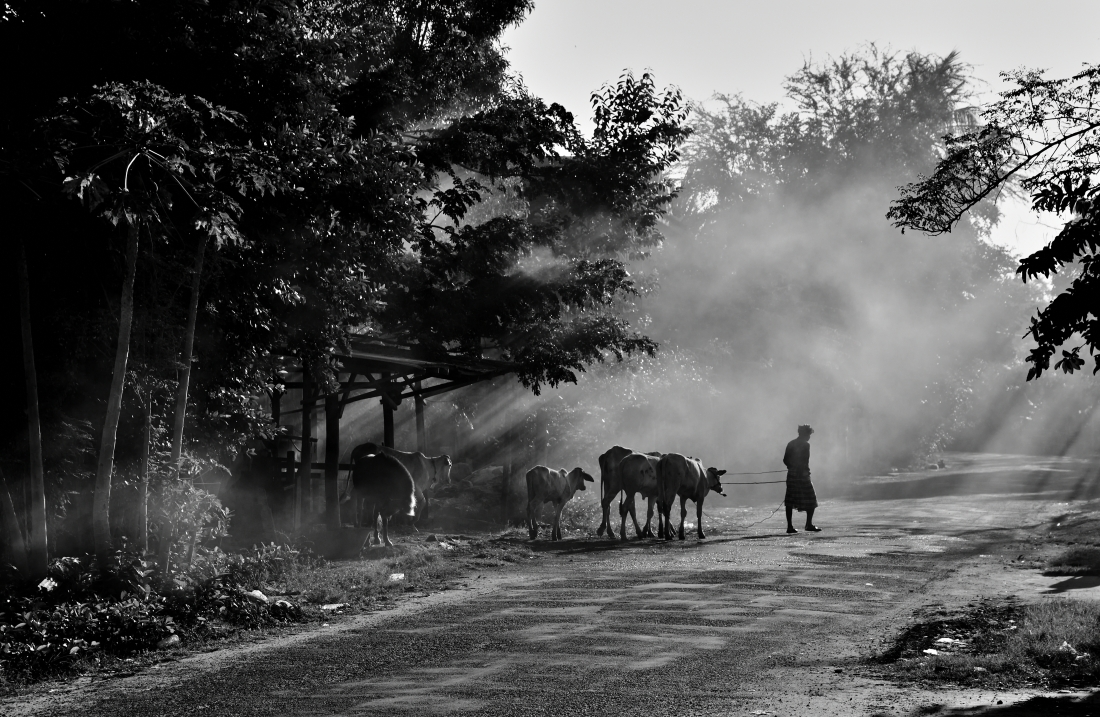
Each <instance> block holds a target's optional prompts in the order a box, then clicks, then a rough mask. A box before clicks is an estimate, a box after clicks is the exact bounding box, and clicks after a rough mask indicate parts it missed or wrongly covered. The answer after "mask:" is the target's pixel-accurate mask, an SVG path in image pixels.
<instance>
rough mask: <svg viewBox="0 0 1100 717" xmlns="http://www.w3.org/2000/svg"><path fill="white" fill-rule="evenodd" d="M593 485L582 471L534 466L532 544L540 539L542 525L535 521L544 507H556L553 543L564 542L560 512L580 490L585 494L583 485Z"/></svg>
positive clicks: (529, 506)
mask: <svg viewBox="0 0 1100 717" xmlns="http://www.w3.org/2000/svg"><path fill="white" fill-rule="evenodd" d="M585 481H588V482H589V483H591V482H592V476H590V475H588V474H587V473H585V472H584V471H583V470H581V469H580V468H579V467H578V468H574V469H573V470H571V471H569V472H568V473H567V472H566V471H565V469H564V468H562V469H560V470H554V469H553V468H547V467H546V466H535V467H534V468H532V469H531V470H529V471H527V530H528V532H530V534H531V540H534V539H535V538H537V537H538V535H539V524H538V523H537V522H536V521H535V518H536V517H537V516H538V511H539V508H540V507H542V504H543V503H553V504H554V523H553V526H552V527H551V529H550V540H561V511H562V509H563V508H565V504H566V503H568V502H569V500H570V499H571V498H572V497H573V494H574V493H576V492H577V491H578V490H584V483H585Z"/></svg>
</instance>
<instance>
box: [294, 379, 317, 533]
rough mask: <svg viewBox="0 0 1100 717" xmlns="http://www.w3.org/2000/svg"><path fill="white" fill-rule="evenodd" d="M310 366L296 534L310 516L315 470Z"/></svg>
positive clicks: (296, 489) (304, 399) (296, 498)
mask: <svg viewBox="0 0 1100 717" xmlns="http://www.w3.org/2000/svg"><path fill="white" fill-rule="evenodd" d="M310 379H311V377H310V375H309V366H306V365H305V364H303V365H302V450H301V451H300V452H299V453H300V455H301V458H302V461H301V463H299V464H298V480H297V481H296V482H295V485H294V532H295V533H298V532H301V530H302V522H303V518H305V517H306V516H308V515H309V512H308V511H309V508H308V506H307V505H306V499H307V498H308V496H309V488H310V485H309V481H310V470H311V469H312V468H313V466H312V465H311V464H312V462H313V385H312V384H313V382H312V381H311V380H310Z"/></svg>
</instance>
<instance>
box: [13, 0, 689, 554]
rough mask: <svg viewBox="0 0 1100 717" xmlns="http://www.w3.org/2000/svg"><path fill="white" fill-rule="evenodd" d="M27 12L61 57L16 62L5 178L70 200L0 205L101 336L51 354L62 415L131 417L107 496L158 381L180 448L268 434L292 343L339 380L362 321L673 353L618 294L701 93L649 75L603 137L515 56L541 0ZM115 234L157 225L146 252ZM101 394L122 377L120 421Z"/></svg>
mask: <svg viewBox="0 0 1100 717" xmlns="http://www.w3.org/2000/svg"><path fill="white" fill-rule="evenodd" d="M11 7H12V8H14V14H13V15H12V16H11V17H7V18H6V19H5V20H4V21H3V23H0V53H3V57H4V58H8V59H10V60H11V61H12V62H14V61H15V60H16V58H18V61H19V62H24V63H30V64H35V65H36V66H39V67H42V68H52V69H53V70H56V72H52V71H49V70H44V72H43V73H40V74H41V76H43V77H48V78H49V81H48V82H42V81H29V80H26V79H25V78H23V77H20V78H17V79H16V80H15V81H14V82H13V85H12V87H11V95H12V102H11V105H12V107H13V108H14V109H13V111H12V112H11V113H8V114H6V115H5V117H4V118H3V119H2V120H0V122H2V125H0V162H2V166H3V168H4V174H3V176H4V179H5V182H8V183H10V184H11V185H12V186H16V187H18V186H23V185H26V186H30V187H32V188H33V189H34V190H35V191H36V192H37V193H38V194H39V195H40V196H42V197H46V198H47V199H46V200H45V201H43V202H42V203H41V204H42V206H37V205H33V204H29V203H27V202H26V200H25V198H24V197H23V194H26V192H23V193H22V194H20V193H19V192H5V193H3V195H2V196H0V201H2V202H4V203H5V209H6V210H9V211H10V212H11V214H12V215H15V216H20V217H26V221H27V222H28V223H30V224H35V225H36V226H39V227H41V231H42V236H43V242H42V246H43V247H44V252H43V253H48V256H49V259H48V261H50V262H51V271H52V272H54V274H55V275H56V276H58V277H59V280H58V281H57V282H56V285H55V292H54V293H53V294H52V295H51V304H50V305H49V306H47V307H44V308H43V314H44V316H45V317H47V318H46V320H45V321H41V322H39V325H40V326H44V327H46V328H45V329H44V331H47V332H48V333H47V340H48V341H50V343H51V345H52V346H58V345H66V344H70V345H76V346H77V347H78V348H79V350H59V351H50V352H49V353H48V356H49V357H50V361H51V365H50V371H51V375H52V376H55V377H58V378H59V379H60V381H59V385H60V386H64V387H66V388H67V389H68V392H67V393H66V391H61V390H57V391H56V392H55V393H54V394H52V395H51V397H50V401H49V407H50V413H51V415H52V416H53V417H54V418H55V420H64V418H65V417H67V416H69V415H71V413H72V412H74V411H81V412H84V414H85V415H82V417H86V418H87V419H88V420H93V419H94V420H97V421H98V420H99V419H100V415H103V414H106V415H107V417H108V420H107V421H106V422H105V423H104V428H103V440H102V441H101V450H100V454H99V456H98V460H99V462H100V470H99V471H98V473H99V481H98V482H99V488H100V490H101V491H102V493H103V495H104V496H106V495H107V491H108V490H109V481H110V476H109V473H110V471H109V467H110V466H109V464H108V461H111V460H114V461H115V463H116V465H119V466H126V469H127V470H134V467H135V466H137V465H139V464H140V460H139V459H140V454H141V446H142V445H143V444H144V443H146V439H145V438H144V437H145V436H146V435H147V434H148V430H147V428H146V422H147V420H148V418H147V417H148V414H147V410H146V409H145V406H144V405H143V400H144V399H142V398H141V397H139V396H137V394H136V392H135V390H134V389H133V388H132V387H133V386H137V385H141V384H143V383H145V382H146V379H148V380H149V381H153V382H155V383H157V385H164V382H165V381H168V382H169V383H170V384H171V387H170V389H169V390H171V391H172V392H173V393H174V394H175V395H176V397H177V401H176V411H175V420H174V426H173V430H172V435H173V445H172V448H171V450H172V456H173V457H172V459H171V461H172V463H173V464H178V457H179V456H180V455H183V454H186V453H187V444H188V443H190V444H191V445H195V443H196V442H197V441H200V440H204V439H205V440H207V441H210V442H211V443H212V444H217V443H223V444H232V443H234V442H237V441H239V440H240V439H242V438H243V437H245V436H247V435H249V434H254V433H255V432H257V431H261V430H263V429H264V427H265V426H264V425H263V416H262V413H261V411H260V410H259V409H258V408H257V406H256V401H255V400H254V399H255V397H256V396H257V395H258V394H261V393H262V392H264V391H278V390H279V389H280V387H279V385H278V379H277V372H278V371H279V369H281V368H283V364H284V362H285V360H286V359H285V356H286V355H287V354H292V355H293V356H295V357H296V358H297V359H298V361H300V362H301V363H302V364H304V365H311V366H317V367H318V371H317V373H318V376H317V379H318V381H319V382H320V383H321V384H322V385H323V386H324V385H326V382H328V384H327V385H329V386H330V387H331V379H332V377H333V373H334V370H335V367H334V366H333V362H332V356H333V354H334V353H335V352H336V351H337V350H338V349H339V348H341V347H343V346H344V344H345V343H346V342H347V341H348V338H349V336H351V335H353V334H359V335H372V336H380V337H388V338H398V339H400V340H404V341H407V342H411V343H419V344H421V345H423V346H425V347H426V348H428V349H429V350H431V351H437V352H443V351H447V352H454V351H458V352H461V353H466V354H468V355H480V354H481V353H482V352H484V351H487V350H488V351H499V352H501V353H502V355H505V356H506V357H507V358H510V359H512V360H514V361H516V362H517V363H518V364H519V365H520V367H521V375H522V376H523V377H524V378H525V380H526V381H527V383H528V385H530V386H531V387H532V389H534V390H536V391H537V390H538V389H539V387H540V386H541V385H543V384H545V383H550V384H556V383H557V382H560V381H570V380H575V379H576V372H577V371H579V370H583V368H584V366H586V365H587V364H590V363H592V362H594V361H600V360H603V359H604V357H605V355H608V356H610V355H617V356H620V357H621V356H622V355H624V354H626V353H630V352H633V351H652V350H653V348H654V345H653V342H651V341H649V340H648V339H646V338H645V337H644V336H641V335H640V334H638V333H637V332H636V331H635V330H634V329H633V328H632V327H630V326H629V325H628V324H627V323H626V322H624V321H622V320H621V319H620V318H618V317H616V316H614V315H613V313H612V312H611V311H610V307H611V304H612V303H613V302H614V301H616V300H617V299H621V298H622V297H625V296H628V295H629V294H630V293H631V291H633V284H632V282H631V280H630V277H629V276H628V274H627V273H626V271H625V269H624V267H623V264H622V258H623V257H624V256H626V255H629V254H630V253H631V252H634V251H642V250H644V249H645V248H646V247H650V246H653V245H654V244H655V243H656V242H657V241H659V231H658V228H659V227H658V220H659V218H660V216H661V214H662V212H663V211H664V210H665V207H666V206H667V204H668V202H669V201H670V200H671V198H672V196H673V191H672V190H673V188H672V185H671V184H670V183H669V182H668V181H667V179H666V178H665V177H664V176H663V172H664V171H665V170H666V169H667V168H668V167H669V166H670V165H671V163H672V162H673V161H675V159H676V154H675V152H676V146H677V145H678V143H679V142H680V141H681V140H682V138H683V137H684V136H686V130H684V128H683V126H682V122H683V111H682V109H681V106H680V104H681V103H680V98H679V95H678V94H677V93H675V92H668V93H659V92H657V91H656V89H655V87H654V84H653V80H652V78H651V77H649V76H648V75H646V76H643V77H642V78H640V79H635V78H633V77H632V76H625V77H624V78H623V79H622V81H620V83H619V84H617V85H615V86H612V87H609V88H606V89H605V90H604V91H602V93H601V95H600V98H599V99H597V101H596V105H595V109H596V111H597V125H598V127H599V128H600V129H599V131H598V132H597V135H596V136H595V137H594V138H592V139H591V140H588V139H585V138H582V137H581V136H580V134H579V132H578V131H577V130H576V127H575V126H574V124H573V118H572V115H570V114H569V113H568V112H566V111H565V110H564V109H563V108H561V107H559V106H557V105H549V106H547V104H546V103H544V102H542V101H541V100H539V99H538V98H534V97H531V96H530V95H529V93H527V92H526V90H525V89H524V88H523V87H522V85H521V83H520V82H518V81H517V80H515V79H513V78H511V77H510V76H509V75H508V72H507V62H506V61H505V59H504V57H503V55H502V50H501V48H500V46H499V37H500V35H501V33H502V32H503V30H504V29H505V28H506V27H508V26H509V25H510V24H513V23H515V22H518V21H520V20H521V19H522V18H523V16H524V15H525V13H526V12H527V11H528V10H529V8H530V2H528V1H527V0H511V1H506V2H499V1H497V0H459V1H458V2H441V1H440V2H437V1H432V2H420V1H419V0H415V1H414V0H359V1H357V2H350V3H334V2H331V1H328V0H307V1H306V2H290V1H289V0H288V1H285V2H283V1H280V0H275V1H274V2H273V1H272V0H246V1H245V2H241V3H234V4H232V5H231V6H224V5H222V4H217V3H214V4H210V3H193V2H187V1H183V0H181V1H179V2H168V3H152V2H145V1H142V0H139V1H137V2H130V3H122V4H120V3H113V2H106V1H105V0H102V1H95V0H93V1H91V2H87V3H79V4H76V5H73V4H72V3H68V2H60V1H58V2H45V3H28V2H13V3H11ZM88 58H94V61H88ZM60 98H65V99H63V100H61V99H60ZM58 169H60V170H61V171H60V172H59V171H58ZM59 190H60V191H59ZM62 193H64V194H65V195H66V196H69V197H70V198H77V199H79V200H80V202H81V203H82V205H83V207H84V208H85V209H86V210H87V213H86V214H84V215H77V214H74V213H73V212H72V211H71V209H70V208H69V207H66V206H62V205H60V204H58V203H57V202H56V201H55V199H56V197H58V196H60V195H61V194H62ZM491 207H497V208H498V209H499V211H498V210H497V209H493V208H491ZM441 217H442V219H441ZM116 227H138V228H139V229H140V232H141V234H140V236H141V239H142V241H141V243H140V250H139V251H138V252H137V255H136V259H134V261H131V259H132V258H133V257H131V255H130V254H129V251H128V250H129V247H130V246H133V244H132V242H130V243H128V244H127V243H125V242H120V241H119V239H120V237H119V230H118V229H117V228H116ZM127 236H128V237H129V238H131V239H132V236H133V235H127ZM120 244H122V246H120ZM120 255H121V256H124V257H125V259H124V260H123V261H119V258H120ZM40 261H42V262H43V263H45V262H46V261H47V259H46V258H41V259H40ZM32 269H33V262H32ZM61 277H63V279H62V278H61ZM116 282H117V283H116ZM101 283H103V284H107V285H112V286H118V285H122V286H123V287H124V291H123V292H122V294H121V299H118V298H116V297H118V296H119V294H117V293H115V290H114V289H112V293H111V294H105V292H103V291H102V289H101V288H100V284H101ZM131 291H132V294H131ZM131 296H132V302H133V303H132V311H131V310H130V309H129V308H126V307H127V306H128V302H129V299H128V298H127V297H131ZM105 297H106V298H105ZM126 316H130V318H131V320H132V321H133V323H134V327H133V336H134V337H136V339H137V341H136V344H134V343H133V341H127V340H126V336H124V335H123V332H121V331H116V329H121V328H122V327H123V324H124V323H125V321H120V320H119V319H124V318H125V317H126ZM452 319H457V321H452ZM54 325H56V326H59V327H60V326H64V327H65V328H66V329H67V330H68V333H67V334H62V332H61V331H60V330H52V327H53V326H54ZM108 333H112V334H117V338H116V339H115V341H114V345H110V343H109V342H108V340H107V338H106V336H107V334H108ZM36 338H37V336H36ZM131 344H133V345H131ZM127 348H130V349H135V350H137V351H138V352H139V354H140V355H138V356H135V357H134V359H135V367H136V370H137V371H138V372H139V373H143V374H145V375H141V376H138V379H139V380H137V381H131V382H129V384H127V383H125V382H122V381H121V378H120V376H122V375H124V374H125V371H124V370H121V369H124V368H125V365H128V361H126V362H125V363H119V362H118V361H116V362H115V364H112V365H108V364H107V362H106V361H105V360H103V358H102V357H103V356H105V355H107V354H108V353H115V354H116V356H120V357H122V359H123V360H125V359H126V357H125V355H124V354H123V353H122V352H123V351H124V350H126V349H127ZM192 354H193V356H192ZM78 381H79V382H82V383H83V385H81V386H80V390H79V391H77V390H75V385H78ZM127 385H129V386H131V388H129V389H128V388H126V386H127ZM51 388H56V385H54V384H51ZM77 393H79V394H81V396H86V395H89V394H91V395H97V394H99V395H104V396H106V397H107V402H106V405H105V406H104V405H100V404H94V405H95V406H96V411H102V412H101V413H100V415H93V411H92V410H91V408H90V405H93V404H91V403H90V402H88V401H86V400H83V398H77V397H75V396H74V394H77ZM119 401H120V402H121V403H119V404H118V405H116V402H119ZM185 416H186V417H187V433H186V436H185V437H184V436H183V430H182V429H183V422H184V421H183V419H184V417H185ZM112 435H113V436H116V437H124V438H127V440H122V441H120V442H119V444H118V445H117V446H116V445H114V444H113V443H111V442H110V441H108V440H107V439H108V438H109V437H110V436H112ZM185 439H186V440H185ZM116 448H117V450H116ZM115 454H117V456H116V455H115ZM105 476H106V477H105ZM96 504H97V515H99V516H101V517H100V518H98V520H99V523H100V527H99V528H98V529H97V530H98V536H97V543H99V545H98V546H97V549H98V548H101V547H104V546H105V540H106V537H105V536H107V529H106V528H105V527H104V526H108V522H109V518H108V517H107V516H106V514H105V513H103V511H104V510H105V509H106V502H105V501H104V500H101V499H97V503H96ZM108 527H109V526H108ZM162 535H163V533H162Z"/></svg>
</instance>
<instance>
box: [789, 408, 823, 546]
mask: <svg viewBox="0 0 1100 717" xmlns="http://www.w3.org/2000/svg"><path fill="white" fill-rule="evenodd" d="M813 432H814V429H812V428H810V427H809V426H799V427H798V438H795V439H794V440H792V441H791V442H790V443H788V444H787V450H785V451H784V452H783V465H785V466H787V495H786V496H785V497H784V498H783V503H784V504H785V505H786V506H787V532H788V533H797V532H798V530H797V529H796V528H795V527H794V524H793V523H791V516H792V514H793V513H794V511H796V510H797V511H799V512H803V511H804V512H805V513H806V530H807V531H809V532H811V533H820V532H821V528H819V527H817V526H816V525H814V509H815V508H817V493H816V492H815V491H814V484H813V483H812V482H811V481H810V435H812V434H813Z"/></svg>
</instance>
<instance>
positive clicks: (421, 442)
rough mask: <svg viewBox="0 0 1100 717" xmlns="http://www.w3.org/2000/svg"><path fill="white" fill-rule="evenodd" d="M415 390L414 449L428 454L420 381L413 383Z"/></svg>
mask: <svg viewBox="0 0 1100 717" xmlns="http://www.w3.org/2000/svg"><path fill="white" fill-rule="evenodd" d="M414 389H415V390H416V450H418V451H420V452H421V453H423V454H424V455H428V435H427V431H425V429H424V397H423V396H421V395H420V382H419V381H417V382H416V384H415V385H414Z"/></svg>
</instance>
